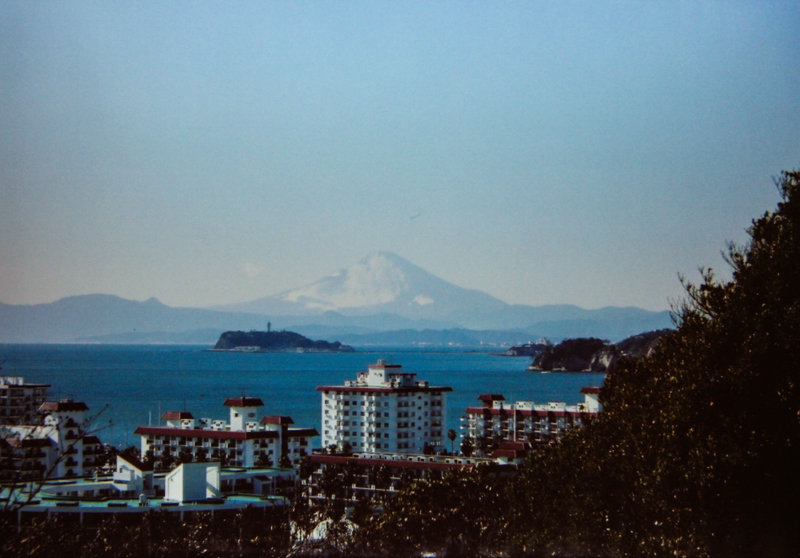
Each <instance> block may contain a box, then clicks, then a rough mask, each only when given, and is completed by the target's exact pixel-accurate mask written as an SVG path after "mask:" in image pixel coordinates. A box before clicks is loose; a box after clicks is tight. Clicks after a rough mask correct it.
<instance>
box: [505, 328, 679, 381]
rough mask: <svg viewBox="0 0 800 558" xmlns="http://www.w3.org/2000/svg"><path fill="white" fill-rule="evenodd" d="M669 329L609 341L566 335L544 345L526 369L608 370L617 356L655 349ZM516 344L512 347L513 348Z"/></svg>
mask: <svg viewBox="0 0 800 558" xmlns="http://www.w3.org/2000/svg"><path fill="white" fill-rule="evenodd" d="M671 331H672V330H670V329H659V330H655V331H648V332H646V333H640V334H638V335H634V336H632V337H628V338H627V339H625V340H623V341H620V342H619V343H616V344H612V343H609V342H607V341H603V340H600V339H595V338H594V337H588V338H585V337H584V338H578V339H565V340H564V341H562V342H561V343H559V344H558V345H555V346H553V345H546V346H544V350H541V351H538V352H537V353H535V354H534V355H533V358H532V361H531V364H530V366H528V370H530V371H532V372H551V371H552V372H608V371H609V370H610V369H612V368H613V367H614V366H616V364H617V362H618V361H619V359H620V358H630V359H636V360H640V359H643V358H646V357H647V356H649V355H651V354H652V353H653V351H655V348H656V346H657V345H658V342H659V341H660V340H661V339H662V338H663V337H664V336H665V335H667V334H669V333H670V332H671ZM513 348H515V347H512V349H513Z"/></svg>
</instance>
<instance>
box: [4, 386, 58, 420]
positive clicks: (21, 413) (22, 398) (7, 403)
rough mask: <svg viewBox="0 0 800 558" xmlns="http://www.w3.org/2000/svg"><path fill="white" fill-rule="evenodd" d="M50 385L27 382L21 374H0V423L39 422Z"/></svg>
mask: <svg viewBox="0 0 800 558" xmlns="http://www.w3.org/2000/svg"><path fill="white" fill-rule="evenodd" d="M49 387H50V384H34V383H30V382H26V381H25V378H23V377H21V376H0V425H24V424H38V423H39V422H40V420H41V415H39V408H40V407H41V406H42V403H44V402H45V399H46V398H47V388H49Z"/></svg>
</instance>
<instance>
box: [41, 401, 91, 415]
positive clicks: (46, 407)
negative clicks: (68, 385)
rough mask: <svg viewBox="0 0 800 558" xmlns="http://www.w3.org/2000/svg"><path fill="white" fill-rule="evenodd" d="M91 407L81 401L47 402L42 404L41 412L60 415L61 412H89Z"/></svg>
mask: <svg viewBox="0 0 800 558" xmlns="http://www.w3.org/2000/svg"><path fill="white" fill-rule="evenodd" d="M88 410H89V407H87V406H86V403H83V402H81V401H72V400H64V401H45V402H44V403H42V406H41V407H39V411H41V412H45V413H54V412H55V413H59V412H65V411H66V412H70V411H88Z"/></svg>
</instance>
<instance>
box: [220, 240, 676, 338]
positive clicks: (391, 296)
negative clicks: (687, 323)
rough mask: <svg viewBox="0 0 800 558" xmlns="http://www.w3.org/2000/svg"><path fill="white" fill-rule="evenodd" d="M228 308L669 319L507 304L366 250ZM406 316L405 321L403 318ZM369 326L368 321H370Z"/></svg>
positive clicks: (307, 316)
mask: <svg viewBox="0 0 800 558" xmlns="http://www.w3.org/2000/svg"><path fill="white" fill-rule="evenodd" d="M214 309H215V310H224V311H227V312H250V313H255V314H263V315H273V316H281V315H283V316H295V317H298V318H299V317H303V320H302V321H304V322H306V323H310V322H311V321H313V320H314V318H313V317H314V316H320V317H322V316H327V319H326V321H327V322H328V323H329V324H330V325H333V324H332V322H331V319H332V318H333V316H334V315H335V316H341V317H342V318H345V317H348V318H351V320H349V322H350V323H351V324H352V323H353V318H361V319H362V320H363V319H364V318H367V317H373V318H382V319H384V320H385V325H384V327H382V328H379V329H395V328H397V326H394V327H393V326H391V325H390V323H392V322H395V321H396V320H397V318H401V319H402V321H403V322H406V324H405V325H403V326H401V327H404V328H408V327H414V328H417V329H421V328H423V327H424V328H430V329H448V328H468V329H482V330H485V329H526V330H531V328H533V329H534V330H536V331H544V330H548V329H550V330H557V331H559V332H560V331H562V330H564V329H565V328H566V330H569V331H575V332H576V333H575V334H576V335H582V334H584V333H585V332H587V331H595V330H596V331H597V334H598V335H600V334H601V332H605V333H607V334H610V335H607V336H609V337H615V336H617V335H623V336H624V335H625V334H628V332H631V333H630V334H633V333H640V332H642V331H645V330H648V329H660V328H664V327H670V326H671V325H672V323H671V320H670V317H669V312H650V311H647V310H643V309H641V308H632V307H628V308H616V307H607V308H601V309H597V310H585V309H583V308H580V307H578V306H573V305H549V306H536V307H534V306H525V305H520V304H508V303H506V302H503V301H502V300H499V299H497V298H495V297H493V296H490V295H488V294H486V293H484V292H481V291H477V290H473V289H465V288H463V287H459V286H457V285H453V284H452V283H449V282H447V281H445V280H443V279H441V278H439V277H436V276H435V275H433V274H431V273H429V272H427V271H425V270H424V269H422V268H420V267H418V266H416V265H414V264H412V263H411V262H409V261H408V260H405V259H403V258H401V257H400V256H398V255H396V254H392V253H390V252H373V253H371V254H369V255H368V256H366V257H365V258H363V259H361V260H360V261H358V262H357V263H356V264H354V265H352V266H351V267H348V268H346V269H343V270H341V271H339V272H337V273H334V274H333V275H330V276H328V277H324V278H322V279H320V280H318V281H316V282H314V283H311V284H309V285H306V286H303V287H299V288H296V289H291V290H288V291H284V292H282V293H278V294H276V295H273V296H269V297H265V298H260V299H257V300H253V301H250V302H244V303H238V304H230V305H225V306H217V307H214ZM409 321H410V322H411V323H408V322H409ZM372 327H375V325H373V326H372Z"/></svg>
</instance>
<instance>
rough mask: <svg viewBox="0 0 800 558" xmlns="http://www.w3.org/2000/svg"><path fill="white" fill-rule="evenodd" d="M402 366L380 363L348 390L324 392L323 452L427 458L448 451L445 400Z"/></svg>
mask: <svg viewBox="0 0 800 558" xmlns="http://www.w3.org/2000/svg"><path fill="white" fill-rule="evenodd" d="M416 376H417V375H416V374H412V373H407V372H403V371H402V367H401V366H400V365H399V364H387V363H386V361H385V360H379V361H378V362H377V364H372V365H370V366H369V367H368V368H367V372H359V373H358V374H357V376H356V379H355V380H347V381H345V384H344V385H343V386H320V387H318V388H317V391H319V392H322V430H323V432H322V446H323V448H328V447H330V446H334V445H335V446H336V447H337V449H338V451H341V450H343V449H345V448H346V447H347V446H349V448H350V449H351V450H352V451H354V452H386V453H388V452H391V453H423V452H425V450H426V449H428V450H429V451H434V452H437V453H438V452H439V451H440V450H441V449H444V447H443V442H444V438H445V435H446V433H445V424H446V422H445V421H446V406H445V394H446V393H448V392H450V391H453V388H450V387H443V386H439V387H436V386H430V385H429V384H428V382H426V381H418V380H417V379H416Z"/></svg>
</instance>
